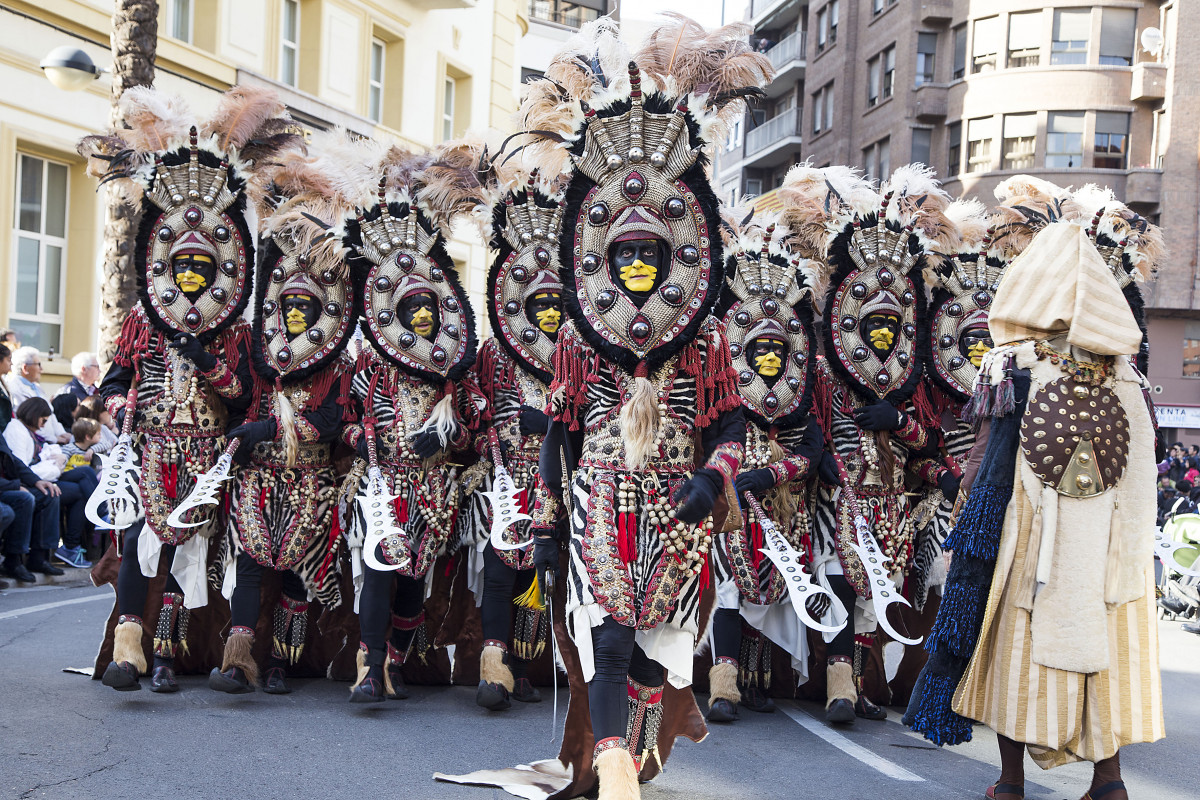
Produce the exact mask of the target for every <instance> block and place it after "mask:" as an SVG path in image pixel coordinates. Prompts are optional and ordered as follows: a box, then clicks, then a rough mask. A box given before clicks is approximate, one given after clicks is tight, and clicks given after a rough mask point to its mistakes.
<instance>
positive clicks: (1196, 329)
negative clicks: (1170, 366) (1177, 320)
mask: <svg viewBox="0 0 1200 800" xmlns="http://www.w3.org/2000/svg"><path fill="white" fill-rule="evenodd" d="M1183 377H1185V378H1200V322H1185V323H1184V328H1183Z"/></svg>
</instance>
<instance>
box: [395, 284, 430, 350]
mask: <svg viewBox="0 0 1200 800" xmlns="http://www.w3.org/2000/svg"><path fill="white" fill-rule="evenodd" d="M396 316H397V317H398V318H399V320H400V324H401V325H403V326H404V327H406V328H408V329H409V330H410V331H412V332H413V333H415V334H416V335H417V336H420V337H422V338H424V339H429V340H432V339H433V338H434V337H435V336H437V332H438V328H439V327H440V326H441V319H440V317H439V315H438V305H437V300H436V299H435V298H434V296H433V295H432V294H430V293H429V292H418V293H417V294H410V295H409V296H408V297H405V298H404V299H403V300H401V301H400V303H399V304H398V305H397V306H396Z"/></svg>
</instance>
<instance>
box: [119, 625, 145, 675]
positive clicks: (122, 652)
mask: <svg viewBox="0 0 1200 800" xmlns="http://www.w3.org/2000/svg"><path fill="white" fill-rule="evenodd" d="M113 662H114V663H116V664H120V663H122V662H125V663H129V664H132V665H133V666H135V667H137V671H138V674H139V675H145V674H146V651H145V650H143V649H142V623H140V622H133V621H127V622H119V623H117V628H116V630H115V631H113Z"/></svg>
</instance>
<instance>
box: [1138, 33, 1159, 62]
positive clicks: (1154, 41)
mask: <svg viewBox="0 0 1200 800" xmlns="http://www.w3.org/2000/svg"><path fill="white" fill-rule="evenodd" d="M1140 41H1141V43H1142V50H1144V51H1146V52H1147V53H1149V54H1150V55H1152V56H1154V57H1155V58H1157V57H1158V55H1159V53H1161V52H1162V46H1163V35H1162V31H1160V30H1159V29H1158V28H1146V29H1145V30H1143V31H1142V36H1141V40H1140Z"/></svg>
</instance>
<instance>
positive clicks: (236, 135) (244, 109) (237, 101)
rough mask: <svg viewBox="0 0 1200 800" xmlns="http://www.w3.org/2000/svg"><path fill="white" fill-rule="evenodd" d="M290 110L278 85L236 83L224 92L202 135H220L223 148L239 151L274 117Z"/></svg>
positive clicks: (218, 144)
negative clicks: (279, 95) (273, 87)
mask: <svg viewBox="0 0 1200 800" xmlns="http://www.w3.org/2000/svg"><path fill="white" fill-rule="evenodd" d="M286 114H287V108H286V107H285V106H284V105H283V103H281V102H280V101H279V97H278V95H276V94H275V90H274V89H268V88H266V87H261V86H234V87H233V88H232V89H230V90H229V91H227V92H225V94H224V95H222V96H221V100H220V102H219V103H218V104H217V109H216V111H214V112H213V115H212V117H210V118H209V120H208V121H207V122H206V123H204V127H203V128H202V129H201V131H200V135H201V136H202V137H204V138H208V137H214V136H215V137H216V138H217V146H218V148H220V150H221V152H223V153H228V152H237V151H240V150H241V149H242V148H243V147H245V145H246V143H247V142H249V141H250V139H252V138H253V137H254V135H255V133H256V132H257V131H258V130H259V129H260V128H262V126H263V125H264V124H265V123H266V122H267V121H268V120H270V119H273V118H276V117H281V116H284V115H286Z"/></svg>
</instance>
